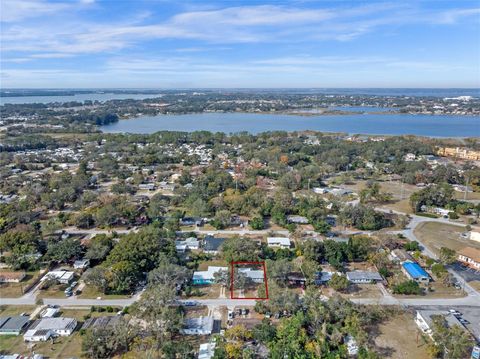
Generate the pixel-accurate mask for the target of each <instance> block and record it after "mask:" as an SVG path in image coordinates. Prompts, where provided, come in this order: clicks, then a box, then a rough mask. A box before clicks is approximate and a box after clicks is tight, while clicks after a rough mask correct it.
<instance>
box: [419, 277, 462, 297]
mask: <svg viewBox="0 0 480 359" xmlns="http://www.w3.org/2000/svg"><path fill="white" fill-rule="evenodd" d="M430 287H431V288H432V289H433V292H431V291H426V292H425V293H426V294H425V297H426V298H460V297H465V295H466V294H465V292H464V291H463V290H459V289H456V288H455V287H453V286H452V287H447V286H446V285H445V284H443V283H442V282H441V281H437V282H431V283H430Z"/></svg>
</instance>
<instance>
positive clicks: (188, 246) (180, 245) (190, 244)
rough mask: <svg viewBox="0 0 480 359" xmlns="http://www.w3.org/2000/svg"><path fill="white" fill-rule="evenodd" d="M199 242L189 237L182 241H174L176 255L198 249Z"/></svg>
mask: <svg viewBox="0 0 480 359" xmlns="http://www.w3.org/2000/svg"><path fill="white" fill-rule="evenodd" d="M199 248H200V241H199V240H198V239H197V238H195V237H189V238H187V239H185V240H183V241H175V249H176V250H177V253H185V252H186V251H187V250H192V249H199Z"/></svg>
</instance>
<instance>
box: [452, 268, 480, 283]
mask: <svg viewBox="0 0 480 359" xmlns="http://www.w3.org/2000/svg"><path fill="white" fill-rule="evenodd" d="M450 268H452V269H453V270H454V271H455V272H457V273H458V274H459V275H460V276H461V277H462V278H463V279H464V280H465V281H466V282H472V281H474V280H478V281H480V271H477V270H475V269H473V268H468V267H465V266H462V265H461V264H459V263H455V264H452V265H451V266H450Z"/></svg>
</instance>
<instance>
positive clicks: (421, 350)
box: [374, 313, 430, 359]
mask: <svg viewBox="0 0 480 359" xmlns="http://www.w3.org/2000/svg"><path fill="white" fill-rule="evenodd" d="M417 332H418V328H417V326H416V324H415V322H414V320H413V315H411V314H408V313H403V314H399V315H396V316H394V317H392V318H391V319H390V320H389V321H388V322H385V323H382V324H380V325H379V327H378V333H375V334H376V335H377V336H376V337H375V339H374V343H375V346H376V347H377V351H378V352H380V353H382V358H390V359H407V358H415V359H428V358H430V356H429V354H428V352H427V345H426V344H425V342H424V341H423V339H422V338H421V337H420V336H418V342H417Z"/></svg>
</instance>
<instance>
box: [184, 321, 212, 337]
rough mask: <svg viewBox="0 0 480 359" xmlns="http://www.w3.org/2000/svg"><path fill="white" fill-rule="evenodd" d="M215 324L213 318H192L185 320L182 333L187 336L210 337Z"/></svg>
mask: <svg viewBox="0 0 480 359" xmlns="http://www.w3.org/2000/svg"><path fill="white" fill-rule="evenodd" d="M213 322H214V320H213V318H212V317H200V318H190V319H187V320H185V328H183V329H182V332H183V334H187V335H210V334H212V331H213Z"/></svg>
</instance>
